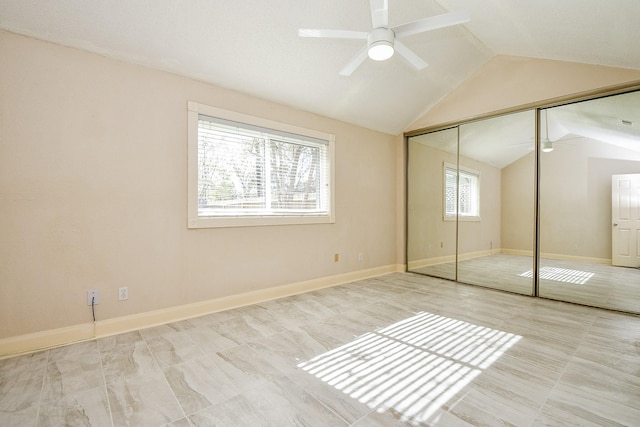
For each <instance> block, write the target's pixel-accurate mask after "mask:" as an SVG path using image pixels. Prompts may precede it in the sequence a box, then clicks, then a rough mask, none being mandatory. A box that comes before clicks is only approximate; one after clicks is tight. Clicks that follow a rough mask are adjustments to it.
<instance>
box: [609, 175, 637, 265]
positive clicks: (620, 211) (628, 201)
mask: <svg viewBox="0 0 640 427" xmlns="http://www.w3.org/2000/svg"><path fill="white" fill-rule="evenodd" d="M611 196H612V197H611V198H612V211H611V219H612V227H611V228H612V241H611V243H612V245H611V246H612V250H613V254H612V257H611V263H612V264H613V265H618V266H622V267H640V174H627V175H613V176H612V177H611Z"/></svg>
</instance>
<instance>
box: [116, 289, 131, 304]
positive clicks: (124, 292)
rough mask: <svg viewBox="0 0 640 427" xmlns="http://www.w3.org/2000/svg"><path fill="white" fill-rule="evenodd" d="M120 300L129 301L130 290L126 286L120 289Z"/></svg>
mask: <svg viewBox="0 0 640 427" xmlns="http://www.w3.org/2000/svg"><path fill="white" fill-rule="evenodd" d="M118 299H119V300H120V301H124V300H128V299H129V288H128V287H126V286H124V287H122V288H118Z"/></svg>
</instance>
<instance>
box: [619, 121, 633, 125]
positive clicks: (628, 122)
mask: <svg viewBox="0 0 640 427" xmlns="http://www.w3.org/2000/svg"><path fill="white" fill-rule="evenodd" d="M622 124H623V125H627V126H631V125H632V124H633V123H632V122H631V121H629V120H622Z"/></svg>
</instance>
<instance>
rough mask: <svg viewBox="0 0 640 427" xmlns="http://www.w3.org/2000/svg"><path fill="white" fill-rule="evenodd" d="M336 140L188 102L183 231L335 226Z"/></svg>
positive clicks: (330, 136) (323, 135)
mask: <svg viewBox="0 0 640 427" xmlns="http://www.w3.org/2000/svg"><path fill="white" fill-rule="evenodd" d="M333 143H334V137H333V135H330V134H325V133H321V132H317V131H313V130H309V129H302V128H298V127H294V126H290V125H286V124H283V123H277V122H272V121H268V120H265V119H260V118H257V117H252V116H247V115H245V114H240V113H235V112H231V111H225V110H220V109H217V108H214V107H208V106H205V105H201V104H196V103H192V102H190V103H189V198H188V199H189V201H188V203H189V227H190V228H200V227H235V226H248V225H281V224H309V223H328V222H334V217H333V150H334V149H333Z"/></svg>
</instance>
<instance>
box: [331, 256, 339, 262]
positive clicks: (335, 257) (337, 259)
mask: <svg viewBox="0 0 640 427" xmlns="http://www.w3.org/2000/svg"><path fill="white" fill-rule="evenodd" d="M338 261H340V254H334V255H333V262H338Z"/></svg>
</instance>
